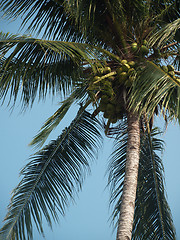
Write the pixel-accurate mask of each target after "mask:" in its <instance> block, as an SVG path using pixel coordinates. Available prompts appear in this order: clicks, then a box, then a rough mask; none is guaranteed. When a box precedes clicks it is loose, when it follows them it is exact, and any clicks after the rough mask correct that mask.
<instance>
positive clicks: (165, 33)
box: [148, 18, 180, 48]
mask: <svg viewBox="0 0 180 240" xmlns="http://www.w3.org/2000/svg"><path fill="white" fill-rule="evenodd" d="M179 28H180V18H178V19H176V20H174V21H173V22H171V23H168V24H166V25H165V26H164V27H161V28H160V29H158V30H157V31H156V32H155V33H154V34H152V36H151V37H150V39H149V41H148V42H149V45H150V46H151V47H153V46H154V45H156V46H157V47H160V48H162V47H164V46H165V45H166V44H167V42H168V41H172V42H173V41H175V39H174V36H175V34H176V31H177V30H178V29H179Z"/></svg>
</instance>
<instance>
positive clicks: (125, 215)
mask: <svg viewBox="0 0 180 240" xmlns="http://www.w3.org/2000/svg"><path fill="white" fill-rule="evenodd" d="M127 118H128V144H127V154H126V168H125V177H124V186H123V193H122V202H121V208H120V216H119V223H118V230H117V238H116V240H130V239H131V235H132V228H133V219H134V207H135V199H136V188H137V178H138V167H139V151H140V125H139V117H138V114H135V113H131V112H129V113H128V116H127Z"/></svg>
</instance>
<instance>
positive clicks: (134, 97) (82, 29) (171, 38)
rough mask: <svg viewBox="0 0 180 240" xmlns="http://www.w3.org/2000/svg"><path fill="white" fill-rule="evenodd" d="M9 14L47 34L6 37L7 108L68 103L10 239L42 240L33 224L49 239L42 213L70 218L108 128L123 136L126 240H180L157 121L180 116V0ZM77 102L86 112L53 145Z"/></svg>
mask: <svg viewBox="0 0 180 240" xmlns="http://www.w3.org/2000/svg"><path fill="white" fill-rule="evenodd" d="M0 8H1V10H2V11H3V12H4V14H5V16H6V17H9V18H16V17H18V16H19V15H21V14H22V15H23V17H24V20H23V23H22V26H25V25H26V24H29V25H28V30H29V31H31V32H32V33H35V32H37V33H38V34H40V33H41V34H42V39H39V38H32V37H30V36H25V35H23V36H18V35H11V34H4V33H1V34H0V54H1V58H0V64H1V70H0V97H1V99H2V102H4V101H5V100H6V99H7V98H9V104H11V103H13V105H14V104H15V102H16V100H17V99H19V96H20V99H21V101H22V107H23V108H26V107H28V106H32V105H33V103H34V100H35V98H36V97H39V99H42V98H45V97H46V95H47V94H48V93H49V92H50V93H51V94H53V95H54V96H57V94H60V95H61V97H62V98H63V100H62V105H61V107H60V108H59V109H58V110H57V111H56V112H55V113H54V114H53V115H52V116H51V117H50V118H49V119H48V120H47V121H46V123H45V124H44V125H43V126H42V128H41V129H40V131H39V133H38V134H37V135H36V136H35V137H34V139H33V141H32V142H31V145H33V146H35V147H39V148H40V150H38V152H36V153H35V154H34V155H33V156H32V157H31V158H30V162H29V163H28V164H27V165H26V166H25V167H24V168H23V170H22V171H21V174H22V180H21V182H20V183H19V185H18V186H17V187H16V188H15V189H14V191H13V196H12V198H11V202H10V205H9V208H8V213H7V216H6V218H5V220H6V222H5V224H4V226H3V228H2V229H1V232H0V234H1V235H0V236H2V239H32V237H33V231H32V227H33V221H34V222H35V225H36V227H37V228H38V230H39V231H40V232H41V233H43V225H42V215H44V216H45V218H46V220H47V222H48V223H49V224H50V225H51V224H52V223H51V221H52V220H51V219H53V220H57V219H58V211H59V212H60V213H61V214H64V211H65V208H66V206H67V204H68V202H69V201H70V199H72V198H73V197H74V192H76V191H78V190H79V189H80V188H81V185H82V182H83V179H84V176H85V173H86V171H87V170H88V168H89V163H88V159H89V158H92V157H93V156H94V155H95V154H96V151H97V148H99V146H100V142H101V138H102V135H101V132H102V129H104V132H105V134H106V136H109V137H114V138H115V149H114V152H113V154H112V158H111V163H110V165H109V173H110V174H109V185H110V187H111V193H112V194H111V202H112V203H115V207H114V211H113V215H112V217H113V220H115V219H116V217H117V216H118V215H119V220H118V222H117V225H118V228H117V240H124V239H131V238H132V239H175V230H174V227H173V222H172V218H171V213H170V209H169V207H168V204H167V201H166V198H165V194H164V187H163V171H162V162H161V159H160V157H159V156H158V154H157V151H159V150H162V149H163V143H162V142H161V141H160V140H158V139H157V138H156V135H157V134H158V130H157V129H153V119H154V117H155V116H156V115H158V114H162V115H163V117H164V119H165V122H166V123H167V122H168V121H169V120H172V119H179V117H180V114H179V98H180V94H179V93H180V91H179V87H180V78H179V77H178V76H179V74H180V73H179V71H178V70H179V51H178V47H179V42H180V37H179V28H180V19H179V16H180V11H179V9H180V7H179V1H175V0H160V1H153V0H152V1H143V0H136V1H130V0H128V1H117V0H111V1H110V0H104V1H101V0H98V1H96V0H94V1H85V0H81V1H77V0H76V1H75V0H69V1H61V0H33V1H32V0H23V1H22V0H16V1H15V0H3V1H0ZM47 39H48V40H47ZM73 104H79V105H80V108H79V111H78V112H77V116H76V117H75V118H74V120H73V121H72V123H71V124H70V126H69V127H67V128H65V129H64V131H63V132H62V134H61V135H60V136H59V137H58V138H57V139H56V140H54V141H52V142H50V143H49V144H48V145H46V146H43V145H44V143H45V141H46V139H47V137H48V136H49V134H50V133H51V132H52V130H53V129H55V127H56V126H57V125H58V124H59V123H60V121H61V120H62V118H63V117H64V116H65V114H66V113H67V111H68V110H69V109H70V107H71V106H72V105H73ZM97 116H99V118H102V121H100V120H99V118H97ZM138 173H139V174H138ZM134 212H135V214H134Z"/></svg>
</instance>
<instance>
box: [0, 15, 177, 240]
mask: <svg viewBox="0 0 180 240" xmlns="http://www.w3.org/2000/svg"><path fill="white" fill-rule="evenodd" d="M0 26H1V28H0V31H3V32H11V33H17V32H18V27H19V21H16V22H13V23H11V24H7V22H6V21H4V20H0ZM58 102H60V99H54V101H52V99H51V98H49V99H47V101H45V102H40V103H39V104H38V103H37V104H35V105H34V106H33V108H32V109H31V110H30V109H29V110H27V111H26V112H25V113H24V114H20V107H19V106H18V104H17V107H16V108H15V109H14V111H13V112H12V113H11V112H10V110H9V108H7V107H6V106H5V105H4V106H1V107H0V116H1V117H0V146H1V168H0V189H1V201H0V226H2V220H3V217H4V216H5V214H6V207H7V205H8V203H9V200H10V193H11V191H12V189H13V188H14V187H15V186H16V185H17V184H18V182H19V180H20V178H19V170H20V169H21V168H22V167H23V166H24V165H25V164H26V163H27V161H28V157H29V156H30V154H33V150H32V149H31V148H30V147H28V143H29V142H30V141H31V140H32V138H33V136H34V135H35V134H36V133H37V132H38V130H39V129H40V127H41V126H42V124H43V123H44V122H45V120H46V119H47V118H48V117H49V116H50V115H51V114H53V112H55V111H56V110H57V108H58ZM73 115H75V110H74V109H72V110H71V111H70V113H69V115H68V116H67V117H66V118H65V120H64V121H63V122H62V124H61V126H59V127H58V128H57V129H56V131H55V132H54V133H53V134H52V135H51V139H55V138H56V137H57V136H58V134H60V133H61V130H62V129H63V127H64V126H65V125H68V124H69V121H70V119H71V118H72V117H73ZM157 124H158V125H160V120H158V121H157ZM163 139H164V140H165V142H166V151H165V152H164V157H163V159H164V167H165V178H166V190H167V196H168V202H169V205H170V208H171V210H172V215H173V219H174V223H175V226H176V230H177V239H180V224H179V223H180V205H179V199H180V190H179V184H180V170H179V169H180V148H179V142H180V128H179V126H177V125H176V126H175V125H174V124H170V126H169V127H168V129H167V132H166V134H165V135H164V136H163ZM111 150H112V142H111V140H109V139H106V140H105V142H104V147H103V149H102V150H100V152H99V158H98V159H97V161H96V162H95V163H94V164H92V173H91V175H90V176H89V177H87V178H86V181H85V184H84V185H83V191H82V192H80V194H79V195H78V197H77V198H76V204H71V205H70V207H69V208H68V210H67V213H66V216H65V218H62V217H60V224H59V225H54V231H51V230H50V228H49V227H48V226H47V227H46V225H44V226H45V229H46V231H45V232H46V239H47V240H59V239H62V240H70V239H72V238H73V239H78V240H84V239H86V240H92V239H93V240H100V239H103V240H111V239H115V233H114V234H112V227H110V222H108V219H109V216H110V211H109V205H108V200H109V192H108V190H107V189H105V187H106V184H107V180H106V177H105V171H106V168H107V165H108V155H109V154H110V152H111ZM35 239H38V240H40V239H41V237H39V235H38V233H37V232H36V231H35Z"/></svg>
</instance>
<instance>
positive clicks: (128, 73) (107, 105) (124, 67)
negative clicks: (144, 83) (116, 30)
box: [88, 59, 136, 123]
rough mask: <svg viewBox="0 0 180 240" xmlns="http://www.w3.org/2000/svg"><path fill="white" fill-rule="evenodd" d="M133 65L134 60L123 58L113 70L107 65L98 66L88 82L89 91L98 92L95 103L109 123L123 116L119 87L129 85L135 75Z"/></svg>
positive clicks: (127, 86)
mask: <svg viewBox="0 0 180 240" xmlns="http://www.w3.org/2000/svg"><path fill="white" fill-rule="evenodd" d="M135 65H136V64H135V62H134V61H129V62H128V61H127V60H126V59H123V60H120V61H119V64H118V67H116V68H115V69H113V70H112V69H111V68H110V67H108V66H105V67H99V68H98V69H97V73H96V74H95V76H93V78H92V80H91V82H90V85H89V88H88V89H89V90H90V92H91V93H92V92H94V93H97V92H99V93H100V94H99V97H98V101H97V102H96V104H98V109H99V111H101V112H103V113H104V114H103V115H104V118H107V119H108V120H109V122H110V123H116V122H117V120H118V119H122V118H123V112H124V107H123V104H122V103H121V102H120V100H119V99H120V98H119V94H120V88H124V87H125V88H129V87H131V85H132V83H133V81H134V79H135V77H136V70H135Z"/></svg>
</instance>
